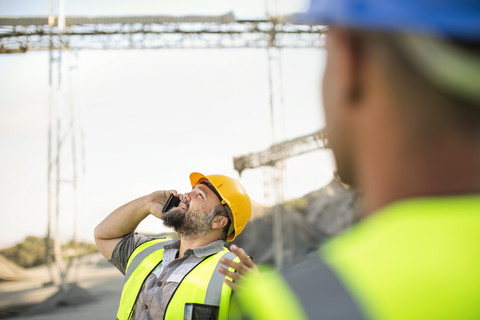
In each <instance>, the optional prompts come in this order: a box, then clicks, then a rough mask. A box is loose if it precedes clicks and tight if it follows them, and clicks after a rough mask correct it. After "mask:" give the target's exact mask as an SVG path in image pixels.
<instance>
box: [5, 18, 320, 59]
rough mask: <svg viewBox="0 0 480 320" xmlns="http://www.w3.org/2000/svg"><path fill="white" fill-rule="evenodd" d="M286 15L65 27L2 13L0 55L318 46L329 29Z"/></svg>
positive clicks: (92, 21) (85, 22)
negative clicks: (296, 21) (298, 22)
mask: <svg viewBox="0 0 480 320" xmlns="http://www.w3.org/2000/svg"><path fill="white" fill-rule="evenodd" d="M288 21H289V19H287V18H286V17H279V16H271V17H269V19H268V20H262V19H259V20H236V19H235V17H234V16H233V14H231V13H229V14H226V15H223V16H215V17H204V16H201V17H196V16H189V17H170V16H146V17H137V16H132V17H93V18H92V17H67V18H66V19H65V28H64V29H62V30H59V29H58V27H57V26H55V25H52V26H51V25H48V18H47V17H24V18H2V17H0V53H11V52H15V53H16V52H27V51H31V50H48V49H156V48H181V49H183V48H267V47H272V46H274V47H279V48H316V47H322V46H323V42H324V41H323V33H324V28H323V27H322V26H316V25H294V24H291V23H288Z"/></svg>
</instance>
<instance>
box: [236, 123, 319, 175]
mask: <svg viewBox="0 0 480 320" xmlns="http://www.w3.org/2000/svg"><path fill="white" fill-rule="evenodd" d="M326 148H328V143H327V138H326V135H325V133H324V130H319V131H316V132H313V133H311V134H307V135H304V136H300V137H297V138H294V139H291V140H287V141H283V142H280V143H276V144H273V145H272V146H270V147H269V148H268V149H266V150H263V151H260V152H253V153H249V154H246V155H242V156H237V157H234V158H233V166H234V168H235V170H237V171H238V173H239V174H241V173H242V171H243V170H245V169H254V168H258V167H262V166H274V165H275V163H277V162H278V161H281V160H285V159H287V158H291V157H294V156H298V155H301V154H305V153H308V152H312V151H315V150H319V149H326Z"/></svg>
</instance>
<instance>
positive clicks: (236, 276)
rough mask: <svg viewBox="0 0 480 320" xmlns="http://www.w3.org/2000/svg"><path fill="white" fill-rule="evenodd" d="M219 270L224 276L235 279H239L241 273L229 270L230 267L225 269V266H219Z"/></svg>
mask: <svg viewBox="0 0 480 320" xmlns="http://www.w3.org/2000/svg"><path fill="white" fill-rule="evenodd" d="M217 270H218V272H220V273H221V274H223V275H224V276H226V277H230V278H232V280H233V281H238V279H239V278H240V275H239V274H238V273H235V272H232V271H229V270H228V269H225V268H224V267H219V268H218V269H217Z"/></svg>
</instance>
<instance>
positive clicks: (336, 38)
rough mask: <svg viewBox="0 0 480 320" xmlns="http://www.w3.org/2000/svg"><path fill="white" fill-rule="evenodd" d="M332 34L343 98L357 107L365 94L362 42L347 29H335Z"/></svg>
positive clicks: (337, 75)
mask: <svg viewBox="0 0 480 320" xmlns="http://www.w3.org/2000/svg"><path fill="white" fill-rule="evenodd" d="M331 32H332V36H331V38H333V39H332V41H333V42H334V44H333V45H335V46H336V50H335V55H336V57H335V60H336V64H337V67H336V71H337V74H336V77H337V78H338V81H339V82H340V83H339V89H340V90H341V91H343V93H342V96H344V97H345V98H346V99H348V103H347V104H348V105H356V102H358V101H359V99H361V98H362V94H363V88H362V87H361V83H362V81H361V72H362V68H361V63H362V55H363V54H364V48H363V44H362V41H361V40H360V39H359V37H358V36H355V35H354V34H352V31H350V30H347V29H343V28H335V29H333V30H332V31H331Z"/></svg>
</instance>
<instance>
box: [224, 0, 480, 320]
mask: <svg viewBox="0 0 480 320" xmlns="http://www.w3.org/2000/svg"><path fill="white" fill-rule="evenodd" d="M303 18H304V19H305V20H303V22H306V23H315V24H324V25H328V26H329V29H328V31H327V35H326V50H327V64H326V69H325V73H324V79H323V94H322V97H323V102H324V111H325V118H326V124H327V128H326V129H327V133H328V138H329V143H330V145H331V148H332V150H333V152H334V155H335V159H336V164H337V170H338V173H339V175H340V177H341V178H342V180H343V181H344V182H346V183H349V184H351V185H354V186H356V187H357V188H358V189H360V190H361V191H362V193H363V194H364V204H363V206H364V210H365V212H366V215H365V217H364V219H362V221H361V222H360V223H358V224H357V225H356V226H354V227H353V228H351V229H350V230H349V231H347V232H345V233H343V234H341V235H340V236H337V237H335V238H333V239H332V241H329V242H328V243H327V244H326V245H324V246H322V247H321V248H320V250H319V252H318V253H316V254H314V255H311V256H309V257H308V258H306V259H305V260H304V261H302V262H301V263H300V264H298V265H296V266H295V267H294V268H290V269H288V270H285V271H284V273H283V276H280V275H278V274H277V273H275V272H271V273H268V274H265V276H264V281H260V279H259V278H258V277H257V276H254V275H250V276H247V277H246V279H245V280H244V281H242V282H240V283H238V284H237V285H238V286H239V289H238V292H237V293H238V296H237V298H238V304H239V305H238V307H239V308H240V309H241V312H239V313H241V314H243V315H242V319H265V320H267V319H307V318H309V319H437V320H438V319H480V306H479V303H478V302H479V301H480V251H479V244H480V2H479V1H477V0H390V1H374V0H318V1H313V2H312V3H311V6H310V9H309V12H308V13H307V14H306V15H305V16H304V17H303ZM228 264H229V265H231V266H233V267H236V268H237V269H238V270H239V275H236V274H231V273H229V272H228V271H226V270H223V273H224V274H231V275H232V276H233V277H234V278H235V279H238V278H241V277H242V274H244V270H245V269H248V268H246V267H245V266H244V265H237V264H235V263H228ZM234 316H235V314H234V315H232V317H231V318H232V319H233V318H235V317H234Z"/></svg>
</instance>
